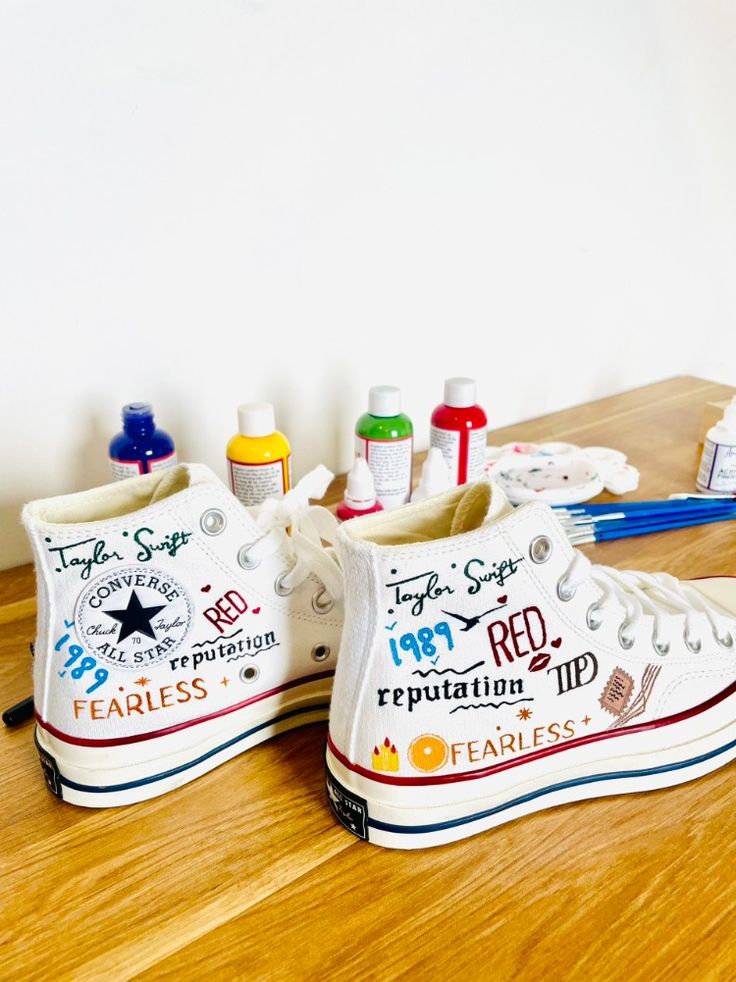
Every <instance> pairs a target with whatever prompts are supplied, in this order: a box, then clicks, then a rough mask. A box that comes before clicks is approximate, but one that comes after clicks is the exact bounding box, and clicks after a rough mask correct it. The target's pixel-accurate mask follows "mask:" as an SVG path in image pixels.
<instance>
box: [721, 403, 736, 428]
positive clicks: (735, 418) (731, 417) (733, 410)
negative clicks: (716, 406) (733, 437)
mask: <svg viewBox="0 0 736 982" xmlns="http://www.w3.org/2000/svg"><path fill="white" fill-rule="evenodd" d="M721 423H725V424H726V426H734V427H736V396H734V397H733V399H732V400H731V402H730V404H729V405H728V406H726V411H725V413H724V414H723V419H722V420H721Z"/></svg>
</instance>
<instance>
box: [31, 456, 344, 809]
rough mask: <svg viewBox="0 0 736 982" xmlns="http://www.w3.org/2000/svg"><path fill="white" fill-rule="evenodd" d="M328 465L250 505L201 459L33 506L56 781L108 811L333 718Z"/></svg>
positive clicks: (334, 601)
mask: <svg viewBox="0 0 736 982" xmlns="http://www.w3.org/2000/svg"><path fill="white" fill-rule="evenodd" d="M331 478H332V475H331V474H330V472H329V471H328V470H327V469H326V468H324V467H320V468H317V470H315V471H313V472H312V473H311V474H309V475H307V476H306V477H305V478H304V479H303V480H302V481H301V482H300V483H299V484H298V485H297V486H296V488H294V489H293V490H292V491H290V492H288V493H287V495H286V496H285V497H284V498H282V499H280V500H275V499H269V500H268V501H266V502H265V503H264V504H263V505H261V506H260V507H259V508H257V509H246V508H244V507H243V506H242V505H241V504H240V503H239V502H238V501H237V500H236V499H235V498H234V497H233V495H232V494H231V493H230V492H229V491H228V490H227V489H226V488H225V486H224V485H223V484H222V483H221V482H220V481H219V480H218V479H217V477H216V476H215V475H214V474H213V473H212V472H211V471H210V470H208V469H207V468H206V467H204V466H202V465H181V466H178V467H175V468H172V469H170V470H165V471H161V472H159V473H156V474H150V475H145V476H143V477H138V478H132V479H129V480H126V481H121V482H117V483H115V484H110V485H108V486H106V487H102V488H97V489H94V490H91V491H84V492H81V493H79V494H72V495H68V496H65V497H58V498H49V499H47V500H44V501H35V502H33V503H31V504H29V505H27V506H26V507H25V509H24V511H23V521H24V523H25V526H26V529H27V531H28V534H29V536H30V539H31V542H32V544H33V551H34V556H35V562H36V575H37V588H38V628H37V630H38V635H37V640H36V645H35V666H34V704H35V713H36V743H37V746H38V750H39V754H40V757H41V765H42V768H43V771H44V774H45V776H46V780H47V783H48V785H49V787H50V788H51V790H52V791H53V792H54V793H55V794H57V795H58V796H59V797H61V798H63V799H64V800H65V801H70V802H73V803H74V804H78V805H87V806H92V807H104V806H109V805H121V804H127V803H130V802H134V801H141V800H143V799H145V798H151V797H154V796H155V795H158V794H162V793H163V792H165V791H169V790H171V789H172V788H176V787H178V786H179V785H181V784H184V783H186V782H188V781H190V780H192V779H193V778H195V777H198V776H199V775H200V774H203V773H205V772H206V771H209V770H211V769H212V768H213V767H215V766H217V765H218V764H220V763H222V762H223V761H225V760H228V759H229V758H231V757H234V756H235V755H236V754H239V753H241V752H242V751H243V750H246V749H247V748H249V747H252V746H254V745H255V744H257V743H260V742H261V741H263V740H265V739H267V738H268V737H270V736H273V735H275V734H277V733H280V732H282V731H284V730H288V729H291V728H293V727H295V726H299V725H301V724H303V723H309V722H314V721H317V720H324V719H326V718H327V712H328V706H329V698H330V690H331V687H332V676H333V674H334V668H335V661H336V657H337V651H338V645H339V639H340V628H341V626H342V603H341V600H340V597H341V593H342V578H341V573H340V569H339V566H338V564H337V560H336V558H335V556H334V553H333V551H332V549H331V548H327V547H325V545H324V542H328V543H329V542H330V541H331V540H332V538H333V537H334V532H335V530H336V522H335V519H334V518H333V516H332V515H331V514H330V513H329V512H327V511H326V510H325V509H324V508H320V507H319V506H314V505H310V504H309V499H310V498H319V497H321V496H322V495H323V494H324V492H325V491H326V488H327V485H328V483H329V481H330V480H331Z"/></svg>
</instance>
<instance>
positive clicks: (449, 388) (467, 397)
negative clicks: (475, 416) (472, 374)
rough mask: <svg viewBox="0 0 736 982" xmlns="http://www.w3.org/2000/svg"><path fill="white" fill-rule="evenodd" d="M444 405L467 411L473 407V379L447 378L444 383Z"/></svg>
mask: <svg viewBox="0 0 736 982" xmlns="http://www.w3.org/2000/svg"><path fill="white" fill-rule="evenodd" d="M445 405H446V406H452V407H453V409H467V408H468V407H469V406H474V405H475V379H474V378H448V379H446V381H445Z"/></svg>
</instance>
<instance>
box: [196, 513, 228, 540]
mask: <svg viewBox="0 0 736 982" xmlns="http://www.w3.org/2000/svg"><path fill="white" fill-rule="evenodd" d="M226 525H227V518H226V517H225V512H224V511H220V509H219V508H208V509H207V511H206V512H205V513H204V514H203V515H202V517H201V518H200V520H199V527H200V528H201V529H202V531H203V532H204V534H205V535H219V534H220V532H224V531H225V526H226Z"/></svg>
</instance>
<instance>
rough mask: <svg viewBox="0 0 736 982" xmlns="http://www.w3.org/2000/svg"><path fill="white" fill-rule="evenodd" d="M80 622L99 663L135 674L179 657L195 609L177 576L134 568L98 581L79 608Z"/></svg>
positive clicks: (80, 601) (81, 598)
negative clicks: (170, 658)
mask: <svg viewBox="0 0 736 982" xmlns="http://www.w3.org/2000/svg"><path fill="white" fill-rule="evenodd" d="M75 621H76V624H77V629H78V630H79V633H80V636H81V641H82V643H83V644H84V646H85V647H86V648H88V649H89V651H90V653H92V654H94V656H95V658H98V659H99V660H100V661H102V662H105V663H106V664H107V665H111V666H112V667H113V668H123V669H125V668H130V669H134V670H135V669H141V668H147V667H148V666H149V665H156V664H158V662H160V661H163V660H164V659H165V658H168V657H169V656H170V655H171V654H172V653H173V652H174V651H176V649H177V648H178V647H179V645H180V644H181V643H182V641H183V640H184V638H185V637H186V635H187V633H188V631H189V628H190V626H191V623H192V607H191V604H190V602H189V598H188V597H187V595H186V593H185V591H184V588H183V587H182V585H181V583H179V582H178V580H175V579H174V578H173V576H170V575H169V574H168V573H164V572H163V571H162V570H160V569H154V568H152V567H151V566H130V567H127V568H125V569H118V570H115V572H114V573H104V574H103V575H102V576H98V577H97V579H95V580H93V581H92V582H91V583H90V584H89V586H88V587H87V589H86V590H85V591H84V593H83V594H82V595H81V596H80V598H79V601H78V602H77V611H76V616H75Z"/></svg>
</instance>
